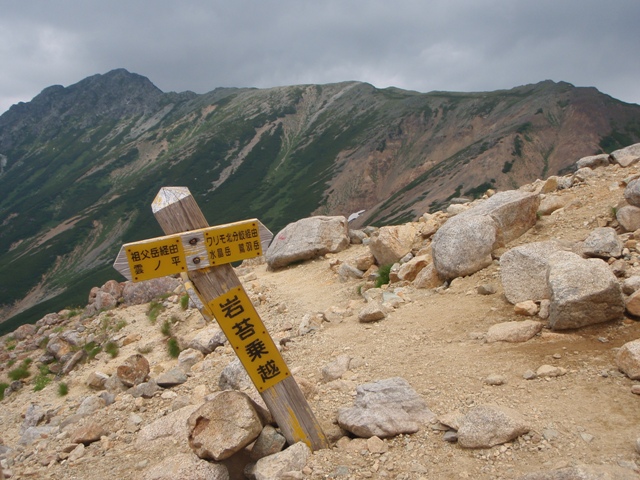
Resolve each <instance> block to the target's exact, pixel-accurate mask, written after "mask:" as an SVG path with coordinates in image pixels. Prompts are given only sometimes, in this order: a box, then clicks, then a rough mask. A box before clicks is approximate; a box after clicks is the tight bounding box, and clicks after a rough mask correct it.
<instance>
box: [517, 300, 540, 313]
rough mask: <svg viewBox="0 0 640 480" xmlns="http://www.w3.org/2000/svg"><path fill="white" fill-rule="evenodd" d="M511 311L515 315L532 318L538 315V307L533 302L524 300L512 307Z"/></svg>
mask: <svg viewBox="0 0 640 480" xmlns="http://www.w3.org/2000/svg"><path fill="white" fill-rule="evenodd" d="M513 311H514V313H515V314H516V315H524V316H528V317H533V316H535V315H537V314H538V305H537V304H536V302H534V301H533V300H525V301H524V302H518V303H516V304H515V305H514V307H513Z"/></svg>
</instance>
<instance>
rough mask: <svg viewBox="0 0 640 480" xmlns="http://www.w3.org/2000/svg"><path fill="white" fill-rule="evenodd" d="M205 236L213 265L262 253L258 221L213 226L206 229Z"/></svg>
mask: <svg viewBox="0 0 640 480" xmlns="http://www.w3.org/2000/svg"><path fill="white" fill-rule="evenodd" d="M204 238H205V241H206V246H207V253H208V256H209V263H210V264H211V265H212V266H213V265H222V264H223V263H231V262H237V261H240V260H245V259H247V258H254V257H259V256H260V255H262V244H261V243H260V233H259V228H258V222H257V221H249V222H237V223H234V224H230V225H222V226H218V227H213V228H210V229H207V230H205V231H204Z"/></svg>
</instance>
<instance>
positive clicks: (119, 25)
mask: <svg viewBox="0 0 640 480" xmlns="http://www.w3.org/2000/svg"><path fill="white" fill-rule="evenodd" d="M0 8H1V10H0V11H1V14H0V113H2V112H4V111H5V110H7V109H8V108H9V107H10V106H11V105H12V104H14V103H17V102H20V101H29V100H31V99H32V98H33V97H34V96H35V95H37V94H38V93H39V92H40V91H42V89H44V88H46V87H48V86H50V85H55V84H60V85H64V86H68V85H71V84H74V83H76V82H78V81H80V80H82V79H83V78H85V77H88V76H90V75H94V74H96V73H106V72H108V71H109V70H112V69H114V68H121V67H122V68H126V69H127V70H129V71H130V72H135V73H138V74H141V75H144V76H146V77H148V78H149V79H150V80H151V81H152V82H153V83H154V84H155V85H157V86H158V87H159V88H160V89H162V90H163V91H178V92H180V91H185V90H192V91H194V92H197V93H204V92H208V91H210V90H213V89H214V88H216V87H271V86H279V85H294V84H302V83H330V82H340V81H346V80H360V81H363V82H368V83H371V84H373V85H375V86H376V87H381V88H383V87H388V86H396V87H400V88H405V89H410V90H417V91H420V92H429V91H432V90H447V91H487V90H498V89H505V88H511V87H515V86H518V85H523V84H527V83H536V82H539V81H541V80H546V79H551V80H554V81H561V80H562V81H566V82H569V83H572V84H574V85H576V86H595V87H596V88H598V89H599V90H600V91H602V92H604V93H607V94H609V95H611V96H613V97H615V98H618V99H620V100H623V101H625V102H629V103H638V104H640V28H638V22H639V21H640V1H639V0H610V1H604V0H314V1H311V0H279V1H276V0H255V1H251V0H226V1H224V2H223V1H218V0H184V1H180V2H178V1H175V0H174V1H169V0H108V1H104V0H102V1H94V0H73V1H72V0H55V1H54V0H15V1H14V0H0Z"/></svg>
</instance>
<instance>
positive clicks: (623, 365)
mask: <svg viewBox="0 0 640 480" xmlns="http://www.w3.org/2000/svg"><path fill="white" fill-rule="evenodd" d="M616 365H617V366H618V368H619V369H620V371H621V372H623V373H624V374H625V375H626V376H627V377H629V378H630V379H631V380H640V340H633V341H631V342H627V343H625V344H624V345H623V346H622V347H621V348H620V350H618V353H617V355H616Z"/></svg>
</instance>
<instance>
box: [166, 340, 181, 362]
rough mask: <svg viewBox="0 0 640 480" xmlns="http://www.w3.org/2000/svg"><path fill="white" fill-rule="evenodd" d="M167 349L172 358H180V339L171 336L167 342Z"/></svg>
mask: <svg viewBox="0 0 640 480" xmlns="http://www.w3.org/2000/svg"><path fill="white" fill-rule="evenodd" d="M167 350H168V352H169V356H170V357H171V358H178V356H179V355H180V345H178V340H176V338H175V337H171V338H170V339H169V341H168V342H167Z"/></svg>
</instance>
